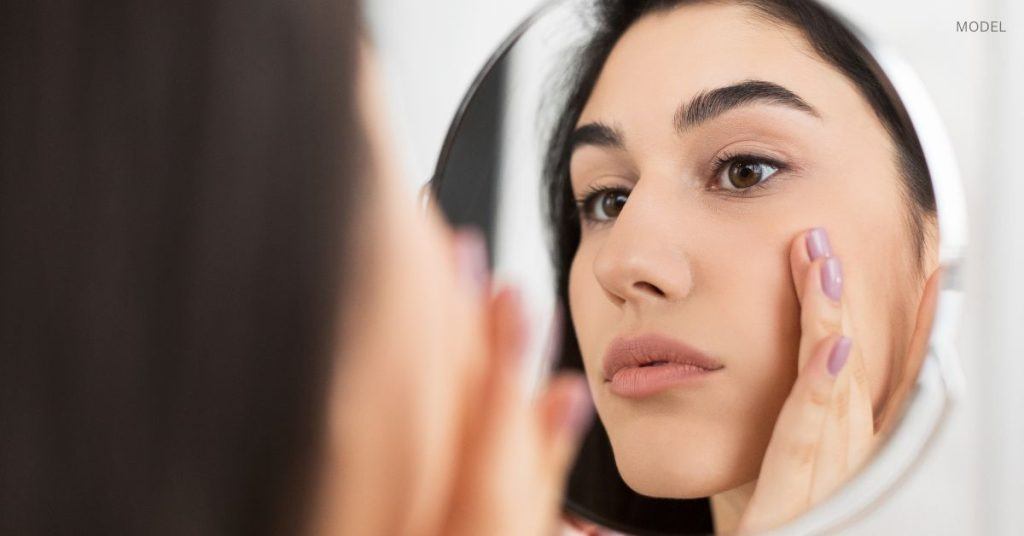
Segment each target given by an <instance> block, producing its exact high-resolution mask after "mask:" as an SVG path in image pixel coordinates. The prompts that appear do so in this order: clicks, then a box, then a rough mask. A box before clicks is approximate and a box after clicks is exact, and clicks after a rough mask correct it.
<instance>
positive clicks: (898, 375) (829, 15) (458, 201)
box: [431, 0, 965, 534]
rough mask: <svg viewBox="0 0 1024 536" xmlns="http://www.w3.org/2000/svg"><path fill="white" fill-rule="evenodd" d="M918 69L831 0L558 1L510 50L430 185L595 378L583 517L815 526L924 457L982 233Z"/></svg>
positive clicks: (643, 522) (575, 363)
mask: <svg viewBox="0 0 1024 536" xmlns="http://www.w3.org/2000/svg"><path fill="white" fill-rule="evenodd" d="M915 84H916V79H915V78H913V75H912V74H911V73H910V71H909V70H907V69H906V67H905V66H904V65H903V64H901V63H899V61H898V60H897V59H895V57H894V56H892V55H891V54H889V53H887V52H883V49H880V48H878V47H877V46H876V45H874V44H872V43H870V42H869V40H868V39H867V38H866V37H865V36H864V35H863V34H861V33H860V32H858V31H857V30H856V29H854V28H852V27H851V26H850V25H849V24H848V23H846V22H845V21H844V20H843V19H842V18H841V17H839V16H838V15H836V14H835V13H833V12H832V11H831V10H830V9H828V8H826V7H824V6H822V5H820V4H818V3H816V2H812V1H786V2H781V1H767V0H765V1H761V0H748V1H743V2H729V1H725V2H718V1H716V2H701V1H668V0H666V1H656V2H632V1H628V0H610V1H609V0H587V1H581V0H566V1H560V2H552V3H550V4H547V5H545V6H544V7H543V8H541V9H540V10H539V11H538V12H536V13H535V14H533V15H532V16H531V17H530V18H528V19H527V20H526V21H524V22H523V23H522V24H521V25H520V26H519V27H518V28H517V29H516V30H515V31H514V32H513V33H512V35H511V36H510V37H509V38H508V39H507V40H506V42H505V43H503V44H502V45H501V47H499V49H498V50H497V51H496V52H495V54H494V55H493V56H492V58H491V60H490V61H489V62H488V64H487V65H486V66H485V67H484V69H483V70H482V71H481V73H480V75H479V77H478V78H477V80H476V81H475V82H474V83H473V85H472V87H471V88H470V89H469V92H468V94H467V97H466V99H465V100H464V102H463V104H462V107H461V109H460V110H459V112H458V114H457V116H456V117H455V118H454V120H453V123H452V127H451V129H450V131H449V135H448V138H447V140H446V143H445V145H444V148H443V150H442V154H441V156H440V158H439V162H438V166H437V172H436V175H435V177H434V178H433V180H432V182H431V195H432V197H433V199H434V200H435V201H436V202H437V203H438V204H439V205H440V207H441V208H442V210H443V211H444V213H445V214H446V216H447V217H448V219H449V220H450V221H451V223H453V224H454V225H472V226H476V227H479V228H480V229H481V230H482V231H484V234H485V235H486V237H487V239H488V244H489V250H490V256H491V262H492V265H493V269H494V272H495V275H496V278H497V279H498V280H504V281H509V282H512V283H515V284H518V285H520V286H521V287H523V290H524V293H525V296H526V298H527V300H526V301H527V306H528V311H529V313H530V315H531V320H532V321H533V323H534V324H535V325H536V326H538V327H537V331H538V332H539V333H540V334H541V335H542V336H540V337H536V338H535V341H534V346H533V348H532V350H531V355H532V357H533V360H534V361H533V362H534V363H535V366H534V367H533V368H532V373H531V375H530V378H527V379H526V381H531V382H534V383H536V382H543V381H544V379H545V378H546V377H547V376H548V375H549V374H550V373H552V372H556V371H558V370H561V369H572V370H578V371H581V372H583V373H585V375H586V377H587V380H588V383H589V385H590V387H591V393H592V395H593V399H594V403H595V406H596V408H597V414H598V418H597V419H596V420H595V424H594V426H593V428H592V429H591V430H590V432H589V433H588V434H587V436H586V439H585V441H584V443H583V446H582V448H581V451H580V454H579V456H578V459H577V461H576V463H575V466H574V469H573V471H572V474H571V476H570V480H569V482H568V486H567V488H566V493H565V501H564V505H565V523H566V531H568V532H569V533H571V532H572V531H574V530H575V531H578V532H582V533H595V532H598V531H602V530H606V531H618V532H623V533H629V534H703V533H713V532H717V533H733V532H736V531H739V532H744V533H749V532H760V531H763V530H766V529H773V528H780V527H786V528H789V529H791V530H794V531H798V532H802V533H807V532H816V531H819V530H823V529H827V528H832V527H836V526H839V525H840V524H842V523H845V522H849V521H850V520H851V519H853V518H854V517H855V516H856V515H858V514H862V513H863V512H866V511H868V510H869V509H870V506H871V505H873V504H876V503H877V502H878V500H880V498H881V497H883V495H884V492H885V491H886V490H887V489H889V488H891V486H893V485H895V483H896V482H897V481H898V478H899V477H900V475H902V474H904V473H905V472H906V471H907V470H908V469H909V468H910V467H911V465H912V461H913V460H914V459H915V458H916V457H917V456H919V455H920V453H921V451H922V449H924V448H925V447H926V446H927V444H928V441H929V439H930V438H931V437H932V435H933V434H934V433H935V430H936V429H937V428H938V427H939V426H940V424H941V421H942V418H943V416H944V415H945V413H946V411H948V407H949V403H950V401H951V400H952V399H954V398H955V392H956V385H957V379H956V378H957V374H958V372H957V371H958V369H957V367H956V361H955V356H954V355H953V354H952V352H951V351H949V350H948V347H949V345H946V344H945V343H944V341H945V340H946V339H947V338H950V337H951V336H952V335H951V332H952V331H953V330H954V329H955V320H956V314H955V311H956V310H957V309H956V307H957V305H956V304H957V301H956V300H957V294H958V286H957V278H956V273H957V270H958V265H959V262H960V252H961V251H962V247H963V238H962V237H963V236H965V234H964V232H963V229H962V227H963V223H962V222H963V218H962V216H961V215H960V213H961V207H960V205H961V203H962V201H961V197H962V196H961V195H960V192H959V190H958V183H957V181H956V175H955V169H956V164H955V162H953V161H952V157H951V152H950V151H949V150H948V148H947V147H946V146H945V145H944V134H943V133H942V130H941V125H940V124H939V123H938V122H937V121H936V120H934V118H935V117H937V116H936V115H934V114H933V113H931V111H930V109H929V108H928V104H927V103H928V100H927V95H926V94H924V93H923V91H921V89H920V87H919V85H915ZM908 92H914V94H913V98H912V99H911V95H909V94H908ZM930 113H931V115H929V114H930ZM940 227H941V232H940ZM552 328H553V329H552Z"/></svg>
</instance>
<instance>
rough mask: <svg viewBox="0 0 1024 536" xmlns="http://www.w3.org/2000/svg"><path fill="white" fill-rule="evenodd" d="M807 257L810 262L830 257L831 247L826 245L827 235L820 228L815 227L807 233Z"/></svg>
mask: <svg viewBox="0 0 1024 536" xmlns="http://www.w3.org/2000/svg"><path fill="white" fill-rule="evenodd" d="M806 242H807V255H809V256H810V257H811V260H812V261H813V260H815V259H820V258H822V257H831V256H832V245H831V244H829V243H828V233H826V232H825V229H824V228H822V227H815V228H814V229H811V230H810V231H808V232H807V239H806Z"/></svg>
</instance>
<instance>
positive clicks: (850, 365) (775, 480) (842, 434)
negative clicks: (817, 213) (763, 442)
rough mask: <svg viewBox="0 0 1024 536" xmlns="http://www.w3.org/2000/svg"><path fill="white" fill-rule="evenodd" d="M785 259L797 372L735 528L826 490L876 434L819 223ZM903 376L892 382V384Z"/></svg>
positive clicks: (862, 456)
mask: <svg viewBox="0 0 1024 536" xmlns="http://www.w3.org/2000/svg"><path fill="white" fill-rule="evenodd" d="M790 267H791V269H792V272H793V281H794V284H795V285H796V292H797V298H798V300H799V302H800V309H801V314H800V324H801V338H800V345H799V355H798V368H799V373H798V376H797V379H796V381H795V383H794V385H793V388H792V391H791V392H790V395H789V397H788V398H787V399H786V402H785V404H784V405H783V407H782V411H781V412H780V413H779V418H778V420H777V421H776V423H775V428H774V431H773V432H772V438H771V440H770V442H769V444H768V448H767V450H766V452H765V456H764V461H763V462H762V465H761V472H760V474H759V476H758V480H757V483H756V485H755V488H754V492H753V494H752V496H751V499H750V501H749V503H748V504H747V507H746V509H745V510H744V512H743V514H742V516H741V518H740V521H739V524H738V527H737V532H739V533H742V534H749V533H755V532H761V531H764V530H767V529H770V528H774V527H778V526H780V525H782V524H784V523H785V522H787V521H789V520H791V519H793V518H795V517H797V516H798V515H800V514H801V513H803V512H804V511H806V510H808V509H809V508H810V507H811V506H812V505H813V504H815V503H817V502H818V501H820V500H821V499H823V498H825V497H826V496H828V495H829V494H831V493H832V492H833V491H835V490H836V489H837V488H838V487H839V486H840V485H842V484H843V482H845V481H846V480H847V478H849V477H850V476H851V475H852V474H853V473H854V472H855V471H856V470H857V469H858V468H859V467H860V466H861V464H863V463H864V461H865V460H866V459H867V457H868V456H869V455H870V453H871V451H872V449H873V447H874V442H875V441H874V440H875V437H876V434H875V430H876V428H875V419H874V412H873V408H872V403H871V395H870V393H871V391H870V386H869V384H868V379H867V378H868V376H867V371H866V368H865V363H864V357H863V355H862V353H861V348H860V346H859V345H858V344H857V336H856V334H855V333H853V332H852V324H851V323H850V322H849V318H850V317H851V314H850V310H849V305H848V304H847V303H846V302H845V301H844V300H843V291H842V287H843V280H842V279H843V278H842V266H841V262H840V260H839V259H838V258H836V257H835V256H833V255H832V251H831V247H830V245H829V243H828V238H827V235H826V234H825V231H824V229H820V228H819V229H813V230H811V231H808V232H805V233H803V234H801V235H800V236H799V237H797V239H796V240H794V242H793V245H792V247H791V248H790ZM937 280H938V277H937V272H936V274H933V275H932V276H931V277H930V278H929V281H928V284H927V285H926V287H925V293H924V297H923V298H922V300H921V303H920V306H919V310H918V322H917V325H916V326H915V332H914V334H913V336H912V339H911V340H912V342H911V345H910V353H911V359H908V362H909V361H915V362H916V357H917V356H916V355H915V353H923V349H924V348H925V343H926V342H927V338H928V335H929V333H930V331H931V320H932V314H933V310H934V301H935V292H936V289H937ZM904 371H906V369H904ZM913 372H914V375H916V368H914V369H913ZM908 378H909V379H912V376H910V375H909V374H906V375H904V376H903V379H908ZM910 384H911V383H908V382H907V381H902V382H899V384H898V389H899V388H900V385H903V386H902V389H903V390H904V391H905V390H906V389H908V388H909V387H908V386H909V385H910ZM896 394H898V393H896ZM893 398H894V399H898V400H902V396H896V397H893Z"/></svg>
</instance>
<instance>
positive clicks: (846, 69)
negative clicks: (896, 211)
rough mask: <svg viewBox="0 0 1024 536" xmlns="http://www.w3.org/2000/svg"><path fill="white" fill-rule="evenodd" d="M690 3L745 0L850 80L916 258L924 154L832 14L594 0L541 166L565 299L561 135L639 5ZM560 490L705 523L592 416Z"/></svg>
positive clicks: (568, 214) (931, 201) (799, 3)
mask: <svg viewBox="0 0 1024 536" xmlns="http://www.w3.org/2000/svg"><path fill="white" fill-rule="evenodd" d="M700 3H722V4H738V5H743V6H747V7H749V8H751V9H753V10H754V11H755V12H756V13H757V14H759V15H761V16H763V17H765V18H766V19H768V20H770V21H773V22H777V23H781V24H783V25H787V26H790V27H793V28H795V29H797V30H799V31H800V32H802V34H803V35H804V37H805V38H806V39H807V41H808V42H809V43H810V44H811V46H812V47H813V48H814V50H815V51H817V53H818V54H819V55H820V56H821V57H822V58H823V59H825V60H826V61H828V62H829V63H830V64H832V65H833V66H835V67H836V68H837V69H838V70H839V71H840V72H841V73H842V74H843V75H845V76H846V77H847V78H848V79H849V80H850V81H852V82H853V83H854V85H855V86H856V87H857V88H858V90H859V91H860V93H861V95H862V96H863V97H864V98H865V100H866V101H867V102H868V103H869V104H870V106H871V108H872V109H873V110H874V112H875V114H876V116H877V117H878V119H879V121H880V122H881V123H882V125H883V127H884V128H885V129H886V131H887V132H888V134H889V136H890V138H891V139H892V142H893V145H894V147H895V151H894V153H895V154H894V162H895V164H896V166H897V169H898V171H899V173H900V175H901V177H902V183H903V188H902V191H903V193H904V195H905V197H906V199H907V203H908V205H910V206H911V209H910V210H908V214H907V217H908V227H909V229H910V233H909V234H910V235H911V236H912V237H913V240H914V247H915V251H916V253H917V256H918V257H919V258H921V257H922V256H923V255H924V254H925V251H924V249H925V239H926V233H928V232H930V231H929V229H930V227H929V226H926V225H925V224H924V220H925V219H926V218H929V217H934V215H935V197H934V192H933V190H932V184H931V178H930V176H929V173H928V168H927V165H926V163H925V159H924V153H923V151H922V149H921V145H920V142H919V141H918V138H917V134H916V133H915V131H914V128H913V125H912V124H911V121H910V119H909V116H908V115H907V113H906V111H905V109H904V108H903V105H902V103H901V101H900V99H899V97H898V96H897V94H896V92H895V90H894V89H893V88H892V86H891V84H890V82H889V80H888V79H887V78H886V77H885V75H884V74H883V72H882V70H881V69H880V68H879V66H878V65H877V63H876V62H875V60H874V59H873V58H872V56H871V54H870V53H869V52H868V51H867V49H866V48H865V46H864V45H863V43H861V41H860V40H859V39H858V38H857V37H856V36H855V35H854V34H853V33H852V32H851V31H850V30H849V29H848V28H847V26H846V25H845V24H844V23H843V22H842V21H841V19H840V18H839V17H838V16H836V15H835V14H834V13H832V12H831V11H829V10H828V9H827V8H825V7H824V6H822V5H820V4H818V3H817V2H814V1H813V0H731V1H730V0H633V1H630V0H596V8H595V12H594V15H595V16H594V22H595V24H596V29H595V31H594V33H593V34H592V35H591V37H589V38H588V40H587V41H586V42H585V43H584V44H583V46H582V47H581V49H580V50H579V52H578V53H577V54H576V55H574V57H573V60H574V70H572V71H571V72H570V75H569V79H568V80H567V87H566V88H565V89H566V90H567V91H566V95H567V97H566V100H565V103H564V106H563V107H562V109H561V114H560V115H559V116H558V118H557V120H556V123H555V125H554V128H553V130H552V134H551V137H550V144H549V148H548V154H547V158H546V162H545V171H544V175H545V188H546V197H547V202H548V207H547V209H548V218H549V221H550V224H551V227H552V229H553V232H554V241H555V243H554V250H555V251H554V253H555V255H554V256H555V259H554V265H555V272H556V274H557V281H556V288H557V291H558V296H559V298H560V299H561V300H562V301H563V303H568V279H569V268H570V266H571V264H572V259H573V257H574V255H575V253H576V248H577V247H578V245H579V241H580V228H579V219H578V215H577V208H576V204H575V200H574V197H573V194H572V188H571V184H570V181H569V159H570V156H571V154H570V150H571V148H570V147H569V143H568V141H569V139H570V136H571V134H572V132H573V130H574V129H575V127H576V123H577V121H578V120H579V117H580V114H581V112H582V110H583V108H584V106H585V105H586V102H587V101H588V100H589V98H590V94H591V92H592V91H593V88H594V85H595V84H596V82H597V78H598V76H599V75H600V73H601V70H602V68H603V66H604V62H605V60H606V59H607V58H608V55H609V54H610V53H611V51H612V49H613V48H614V46H615V44H616V43H617V42H618V40H619V38H620V37H621V36H622V35H623V34H624V33H625V32H626V30H628V29H629V28H630V27H631V26H632V25H633V24H634V23H635V22H636V21H637V20H639V19H640V18H642V17H643V16H645V15H647V14H649V13H653V12H657V11H664V10H669V9H673V8H676V7H680V6H684V5H690V4H700ZM570 315H571V311H570ZM565 324H566V330H565V337H564V340H563V347H562V352H561V356H560V361H559V367H560V368H574V369H582V368H583V360H582V357H581V355H580V351H579V344H578V342H577V340H576V333H575V330H574V329H573V326H572V322H571V321H567V322H566V323H565ZM567 496H568V506H569V508H570V509H572V510H574V511H576V512H577V513H580V514H583V515H586V516H588V517H591V518H594V519H596V520H598V521H603V522H605V523H606V524H609V525H610V526H612V527H618V528H622V529H627V530H630V529H631V530H648V531H654V532H660V531H664V532H675V533H678V532H705V531H707V530H710V515H709V514H707V515H705V516H702V515H700V512H698V513H697V514H698V515H697V517H695V518H693V519H691V521H689V522H687V521H679V518H680V516H679V510H680V509H681V508H683V509H691V508H694V506H695V505H697V510H700V507H699V503H694V502H691V501H670V500H665V499H651V498H646V497H642V496H640V495H638V494H636V493H635V492H633V491H632V490H630V489H629V488H628V486H626V485H625V483H624V482H623V481H622V480H621V477H619V475H618V471H617V470H616V468H615V465H614V458H613V456H612V454H611V445H610V443H609V441H608V438H607V435H606V433H605V430H604V428H603V426H602V425H601V423H600V422H595V426H594V428H593V429H592V430H591V432H590V434H589V435H588V436H587V438H586V440H585V442H584V446H583V448H582V451H581V454H580V456H579V458H578V460H577V464H576V466H575V468H574V471H573V473H572V475H571V477H570V483H569V492H568V494H567ZM704 508H705V509H706V506H705V507H704ZM705 513H707V512H705ZM598 518H603V519H598ZM680 523H683V524H682V525H680Z"/></svg>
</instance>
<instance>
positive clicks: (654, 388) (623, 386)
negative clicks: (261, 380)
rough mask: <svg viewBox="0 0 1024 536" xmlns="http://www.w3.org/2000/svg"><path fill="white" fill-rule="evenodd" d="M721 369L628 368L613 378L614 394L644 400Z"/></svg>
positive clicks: (677, 366)
mask: <svg viewBox="0 0 1024 536" xmlns="http://www.w3.org/2000/svg"><path fill="white" fill-rule="evenodd" d="M717 370H720V369H706V368H701V367H696V366H693V365H683V364H679V363H663V364H660V365H651V366H647V367H627V368H624V369H620V370H619V371H618V372H616V373H615V375H614V376H612V379H611V381H610V382H609V383H610V384H611V391H612V393H614V394H616V395H619V396H623V397H626V398H643V397H645V396H650V395H653V394H656V393H659V392H661V391H664V390H666V389H669V388H671V387H676V386H681V385H686V384H689V383H692V382H694V381H697V380H700V379H702V378H706V377H707V376H709V375H710V374H713V373H715V372H716V371H717Z"/></svg>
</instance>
